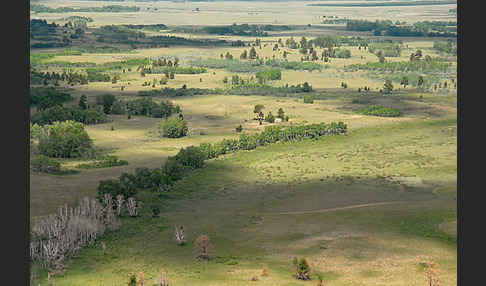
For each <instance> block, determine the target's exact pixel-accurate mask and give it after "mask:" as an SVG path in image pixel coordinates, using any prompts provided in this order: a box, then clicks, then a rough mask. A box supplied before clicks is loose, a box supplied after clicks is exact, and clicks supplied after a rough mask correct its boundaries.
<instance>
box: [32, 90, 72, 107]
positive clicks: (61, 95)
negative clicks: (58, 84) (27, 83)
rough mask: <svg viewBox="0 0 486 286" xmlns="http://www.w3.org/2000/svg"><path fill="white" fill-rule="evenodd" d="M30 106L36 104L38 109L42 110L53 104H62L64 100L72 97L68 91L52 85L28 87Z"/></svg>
mask: <svg viewBox="0 0 486 286" xmlns="http://www.w3.org/2000/svg"><path fill="white" fill-rule="evenodd" d="M29 94H30V101H29V104H30V106H37V109H38V110H44V109H46V108H50V107H53V106H62V104H63V103H64V102H67V101H70V100H72V99H73V97H72V96H71V95H70V94H69V93H65V92H62V91H59V90H57V89H55V88H53V87H32V88H30V92H29Z"/></svg>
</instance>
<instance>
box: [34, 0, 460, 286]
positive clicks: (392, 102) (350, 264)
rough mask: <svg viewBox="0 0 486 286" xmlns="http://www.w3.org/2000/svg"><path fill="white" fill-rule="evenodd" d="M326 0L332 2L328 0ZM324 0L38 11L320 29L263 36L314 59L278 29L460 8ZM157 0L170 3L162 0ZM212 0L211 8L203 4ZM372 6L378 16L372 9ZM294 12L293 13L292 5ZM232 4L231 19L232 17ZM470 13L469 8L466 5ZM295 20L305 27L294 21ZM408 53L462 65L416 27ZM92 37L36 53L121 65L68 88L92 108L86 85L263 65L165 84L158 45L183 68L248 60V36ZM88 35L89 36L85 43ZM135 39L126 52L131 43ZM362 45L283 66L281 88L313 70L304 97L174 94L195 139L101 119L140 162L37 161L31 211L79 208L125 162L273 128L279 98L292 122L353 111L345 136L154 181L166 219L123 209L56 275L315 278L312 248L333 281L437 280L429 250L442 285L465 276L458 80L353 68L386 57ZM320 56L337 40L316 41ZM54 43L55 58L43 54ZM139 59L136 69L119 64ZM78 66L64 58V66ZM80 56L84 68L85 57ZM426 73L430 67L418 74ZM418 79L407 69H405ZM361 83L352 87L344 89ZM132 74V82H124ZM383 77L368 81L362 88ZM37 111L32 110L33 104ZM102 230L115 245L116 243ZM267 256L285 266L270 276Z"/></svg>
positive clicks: (133, 86) (273, 267)
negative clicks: (137, 45)
mask: <svg viewBox="0 0 486 286" xmlns="http://www.w3.org/2000/svg"><path fill="white" fill-rule="evenodd" d="M312 3H319V2H312ZM110 4H112V3H111V2H102V1H100V2H98V1H72V2H65V1H59V2H57V1H52V2H46V3H45V4H44V3H43V5H47V6H49V7H53V8H56V7H62V6H66V5H72V6H73V7H77V8H82V7H102V6H106V5H110ZM306 4H308V2H298V1H295V2H286V5H285V6H284V5H275V3H270V2H251V3H250V2H238V1H231V2H229V3H225V2H186V3H175V2H167V1H160V2H137V3H136V6H140V7H141V8H142V9H141V10H140V11H139V12H133V13H103V12H99V13H62V14H56V13H46V14H42V13H39V14H37V13H36V14H32V17H33V18H42V19H47V20H48V21H52V20H54V21H57V19H61V18H66V17H69V16H72V15H78V16H89V17H90V18H92V19H93V22H89V23H88V27H90V28H96V27H99V26H103V25H108V24H141V22H140V21H141V20H140V19H143V24H161V19H163V21H162V22H163V24H166V25H167V26H168V30H166V31H165V30H163V31H150V32H147V34H150V35H167V34H169V33H170V34H171V35H176V36H181V37H185V38H194V39H202V38H204V39H205V38H208V35H205V34H200V33H197V34H191V33H189V32H182V30H183V29H181V30H179V31H178V32H177V33H172V32H170V29H171V28H172V27H178V26H183V25H188V24H191V25H195V26H207V25H230V24H232V23H234V22H236V23H238V24H240V23H248V24H282V25H300V26H304V27H305V26H306V25H307V24H312V26H311V27H307V28H302V27H300V28H299V29H292V30H290V31H283V32H271V33H270V35H269V36H268V37H263V38H261V40H262V47H261V49H260V48H259V47H256V51H257V53H258V55H259V57H260V58H261V59H272V58H273V56H275V58H276V59H282V58H283V51H287V52H290V53H289V54H288V56H287V59H288V60H289V61H300V58H301V56H302V55H301V54H299V52H298V50H292V49H289V48H287V47H280V50H279V51H273V46H274V44H275V43H276V42H277V41H278V39H282V40H283V42H285V41H286V39H288V38H290V37H291V36H293V37H294V39H295V40H296V41H299V39H300V37H301V36H305V37H307V38H308V39H309V38H312V37H314V36H316V35H319V36H321V35H360V36H363V37H364V36H366V37H368V36H369V35H367V34H359V33H354V32H346V31H343V30H340V28H339V27H332V25H320V22H321V20H322V16H323V15H337V16H339V17H340V18H344V17H349V18H356V19H367V20H374V19H393V20H400V21H403V20H405V21H407V22H414V21H423V20H453V19H451V17H452V16H451V15H450V14H448V10H449V9H451V8H455V6H456V5H437V6H421V7H412V6H407V7H366V8H359V9H356V8H352V7H351V8H350V7H347V8H344V7H310V6H306ZM154 8H157V10H155V9H154ZM195 8H200V11H199V12H196V11H193V10H194V9H195ZM364 10H365V11H366V13H363V11H364ZM282 15H284V17H283V16H282ZM217 16H218V17H217ZM454 17H455V16H454ZM294 28H295V27H294ZM210 37H211V38H212V39H224V40H229V41H236V40H243V41H245V42H246V43H248V42H254V41H255V37H242V36H219V35H213V36H210ZM393 40H394V43H396V44H399V45H400V47H401V54H400V56H399V57H386V61H387V62H403V61H409V60H410V54H411V53H414V52H416V51H417V50H418V49H420V50H421V51H422V54H423V57H425V56H431V57H434V58H435V57H439V56H440V57H442V58H446V60H447V62H450V63H452V64H453V66H455V65H456V61H457V59H456V58H455V57H453V56H451V55H444V54H439V53H438V52H437V51H436V50H434V49H433V40H431V39H427V38H421V39H416V38H400V39H399V40H401V41H402V43H400V42H399V41H397V39H395V38H393ZM89 44H91V43H80V47H79V52H69V51H67V52H66V51H64V49H42V50H32V52H31V56H32V57H33V58H34V59H35V61H36V64H39V65H38V68H39V69H40V70H43V71H46V70H48V71H50V72H52V71H56V72H60V73H61V72H62V71H63V70H64V69H67V67H69V69H70V70H74V71H79V72H83V71H84V70H85V69H86V67H82V66H76V65H74V64H72V63H93V64H96V66H95V67H96V68H98V69H100V70H101V71H102V72H105V73H107V74H109V75H110V76H113V75H115V74H117V75H119V76H120V79H119V80H118V81H117V82H116V83H112V82H90V83H88V84H86V85H75V86H64V84H61V87H65V88H67V91H68V92H69V93H70V94H71V95H72V96H73V97H74V100H73V101H71V102H68V103H66V105H77V101H78V99H79V97H80V96H81V95H83V94H84V95H86V96H87V98H88V104H90V105H94V104H96V96H97V95H101V94H106V93H111V94H114V95H115V96H116V97H117V99H122V100H126V101H128V100H133V99H136V98H140V97H139V96H137V94H138V92H139V91H149V90H152V89H160V88H164V87H171V88H180V87H181V86H182V85H187V87H188V88H204V89H216V88H229V87H230V84H224V83H223V79H224V78H225V77H227V78H229V79H231V77H232V75H235V74H238V75H239V76H240V77H243V78H248V77H251V76H254V75H255V73H256V71H257V70H256V69H255V70H252V69H249V70H248V71H247V72H238V73H237V72H235V71H230V70H229V69H228V68H225V67H220V68H207V72H205V73H201V74H176V75H175V78H174V79H170V80H169V81H168V83H167V84H166V85H159V84H157V86H156V88H152V87H151V86H142V84H143V83H144V82H147V81H149V82H152V81H153V79H157V80H158V79H160V78H161V77H162V76H163V75H161V74H146V75H145V77H142V76H141V74H140V71H137V70H136V69H137V65H138V64H139V63H140V62H142V61H144V59H147V58H157V57H167V56H170V57H174V56H177V57H178V58H179V59H180V65H181V66H183V67H187V66H191V65H192V64H191V62H193V61H197V60H201V59H202V60H207V59H220V55H221V54H226V53H227V52H229V53H231V54H232V55H233V57H234V58H235V59H239V55H240V54H241V53H242V52H243V51H244V50H247V51H248V50H249V49H250V48H249V47H248V46H246V47H231V46H224V45H221V46H215V47H203V46H172V47H167V48H144V49H127V48H126V47H123V48H122V47H117V46H116V45H114V49H113V50H110V52H109V53H108V52H99V53H96V52H95V51H96V50H89V49H87V48H86V47H84V46H83V45H89ZM75 48H76V47H75ZM118 48H120V49H119V50H117V49H118ZM344 48H346V49H349V50H350V51H351V58H348V59H337V58H333V59H331V62H327V63H326V62H324V61H323V60H321V59H319V60H318V61H316V63H318V64H320V65H321V66H322V70H320V71H319V70H314V71H312V72H310V71H305V70H289V69H281V72H282V79H281V80H276V81H271V83H269V84H271V85H273V86H284V85H285V84H289V85H297V84H302V83H304V82H308V83H309V84H310V85H311V86H312V88H313V92H311V93H310V94H312V95H313V97H314V103H313V104H306V103H304V102H303V96H304V94H302V93H301V94H294V95H292V96H285V97H283V96H279V94H275V95H274V96H270V95H269V96H257V95H249V96H237V95H231V93H227V94H211V95H200V96H184V97H171V98H161V97H153V100H154V101H160V100H167V99H169V100H170V101H172V102H173V103H174V104H176V105H179V106H180V107H181V108H182V110H183V114H184V119H185V120H187V121H188V126H189V136H186V137H182V138H178V139H169V138H160V137H158V136H157V134H156V128H157V126H158V124H160V122H161V121H162V119H158V118H151V117H146V116H132V118H131V119H128V118H127V116H126V115H109V118H110V122H108V123H103V124H96V125H87V126H86V130H87V132H88V134H89V136H90V137H91V138H92V139H93V140H94V145H95V147H96V148H97V149H98V150H100V151H102V152H101V153H104V154H109V155H115V156H117V157H118V158H119V159H120V160H126V161H128V165H123V166H117V167H110V168H94V169H79V168H76V166H77V165H79V164H83V163H90V162H93V160H88V159H61V160H60V162H61V164H62V167H63V169H65V170H76V172H73V173H69V172H67V173H65V174H64V175H51V174H40V173H35V172H31V174H30V184H31V186H30V205H31V221H32V222H35V221H36V219H39V218H41V217H43V216H45V215H48V214H50V213H53V212H55V211H56V209H57V208H58V207H59V206H60V205H63V204H70V205H75V204H76V203H77V201H79V200H80V199H81V198H82V197H84V196H91V197H94V196H96V194H97V186H98V183H99V181H100V180H105V179H111V178H117V177H119V176H120V175H121V173H123V172H130V173H131V172H134V170H135V169H136V168H138V167H148V168H158V167H160V166H161V165H162V164H164V162H165V161H166V160H167V158H168V157H169V156H173V155H175V154H176V153H177V152H178V151H179V149H180V148H181V147H187V146H191V145H199V144H200V143H204V142H217V141H220V140H222V139H224V138H227V139H229V138H237V137H238V133H236V131H235V128H236V127H237V126H238V125H240V124H241V125H242V127H243V132H254V131H259V130H262V129H263V128H264V127H265V126H268V125H271V124H269V123H264V124H263V125H259V124H258V122H257V121H255V120H252V118H253V117H254V114H253V109H254V106H255V105H257V104H263V105H264V106H265V109H264V113H265V114H267V113H268V112H269V111H271V112H272V113H273V114H277V111H278V109H279V108H282V109H283V110H284V111H285V114H286V115H288V116H289V122H282V123H275V124H283V125H285V124H294V123H318V122H332V121H335V122H337V121H343V122H345V123H346V124H347V125H348V129H349V132H348V134H347V135H345V136H335V137H333V136H329V137H325V138H322V139H320V140H316V141H302V142H298V143H291V144H273V145H269V146H265V147H258V148H257V149H255V150H252V151H240V152H236V153H233V154H230V155H224V156H221V157H218V158H216V159H212V160H209V161H207V162H206V163H205V164H206V165H205V167H204V168H202V169H198V170H197V171H194V172H193V173H191V174H190V175H188V176H187V177H185V178H183V179H182V180H181V181H178V182H177V184H176V185H175V189H174V191H172V192H169V193H163V194H162V195H156V194H154V193H151V192H148V191H140V192H139V193H138V194H137V198H138V199H140V200H141V201H143V202H144V203H145V205H146V206H157V207H159V208H160V209H161V213H160V217H158V218H152V217H150V215H149V210H148V208H145V209H144V210H143V214H142V217H140V218H123V221H122V226H121V228H120V229H118V230H117V231H115V232H109V233H107V234H106V235H105V236H103V237H102V238H101V239H100V240H99V242H98V243H96V244H95V245H93V246H91V247H87V248H85V249H83V250H82V251H81V252H80V254H79V255H78V256H77V257H76V258H74V259H72V260H70V261H69V263H68V265H67V269H66V272H65V273H63V274H57V275H53V276H52V277H51V282H53V283H54V284H55V285H57V286H64V285H65V286H73V285H80V286H81V285H82V286H91V285H93V286H99V285H106V286H110V285H126V284H127V282H128V278H129V275H130V274H132V273H135V274H136V273H138V272H139V271H143V272H144V273H145V278H146V279H147V280H148V281H147V283H148V284H147V285H154V284H155V283H156V281H157V277H158V275H159V273H160V271H166V272H167V273H168V277H169V280H170V281H171V284H170V285H176V286H184V285H207V286H209V285H211V286H219V285H221V286H222V285H248V284H253V283H254V284H255V285H258V284H259V285H281V286H292V285H293V286H296V285H311V284H312V285H315V284H317V282H316V280H315V276H313V281H311V282H303V281H298V280H296V279H295V278H293V277H292V276H291V275H292V274H293V271H294V267H293V266H292V259H293V257H295V256H298V257H306V258H307V259H308V260H309V262H310V264H311V267H312V273H314V274H315V273H320V274H322V276H323V280H324V282H325V285H336V286H340V285H397V286H398V285H417V286H418V285H426V284H425V281H424V279H425V278H424V267H423V265H424V263H425V262H427V261H435V262H437V263H438V264H439V266H440V269H441V276H440V277H441V281H442V284H441V285H456V283H457V276H456V272H457V251H456V241H457V234H456V232H455V229H456V225H457V221H456V201H455V200H456V193H457V190H456V182H457V178H456V174H457V165H456V163H457V156H456V149H457V148H456V147H457V145H456V140H457V136H456V131H457V130H456V114H457V110H456V105H457V100H456V96H457V95H456V89H454V88H453V87H452V86H451V85H449V86H448V88H441V89H439V90H436V91H434V92H432V91H431V90H428V89H425V90H418V89H415V87H413V85H412V84H411V85H410V86H409V87H408V88H401V87H400V85H399V81H400V78H398V77H393V75H394V73H393V72H390V73H385V72H376V71H374V72H371V71H368V70H356V71H349V70H348V69H346V67H349V66H351V65H353V64H361V65H365V64H366V63H376V62H378V57H377V56H376V55H374V54H372V53H370V52H369V51H367V50H364V49H359V48H358V47H352V46H345V47H344ZM83 49H84V50H83ZM316 51H317V53H318V55H319V56H320V54H321V53H322V51H323V50H322V49H321V48H316ZM43 54H45V55H43ZM126 60H131V61H132V62H134V63H137V64H134V65H132V66H131V71H128V69H127V70H126V71H125V72H122V71H121V69H122V68H127V67H128V66H124V67H121V66H118V67H115V68H112V67H114V66H116V65H118V64H119V63H120V62H122V61H126ZM56 62H57V63H59V62H61V63H64V64H66V65H65V66H60V65H58V66H55V65H54V64H53V63H56ZM70 64H71V65H70ZM422 72H423V73H424V74H425V78H426V80H428V79H430V80H432V79H433V80H435V81H436V82H443V81H444V80H448V81H450V80H451V79H455V77H456V75H455V73H454V72H451V73H437V74H431V73H430V72H429V71H427V70H423V71H422ZM404 74H406V75H409V76H410V81H411V82H414V81H415V80H416V78H415V74H414V75H412V73H410V72H407V71H405V72H404ZM400 76H402V74H400ZM385 78H391V79H392V80H393V81H394V82H393V84H394V85H395V88H394V92H393V93H392V94H391V95H385V94H382V93H380V92H379V90H380V89H382V88H383V83H384V79H385ZM342 82H345V83H346V84H347V88H346V89H345V88H342V87H341V83H342ZM122 86H123V87H124V88H123V90H121V87H122ZM364 86H367V87H370V89H371V91H369V92H360V93H358V88H363V87H364ZM372 105H377V106H383V107H388V108H392V109H394V110H398V111H400V116H399V117H379V116H370V115H364V114H362V111H363V110H364V109H365V108H366V107H368V106H372ZM35 112H36V109H35V108H31V113H32V114H34V113H35ZM179 224H183V225H184V226H185V228H186V232H187V235H188V245H186V246H178V245H177V244H176V243H175V241H174V240H173V228H174V225H179ZM199 234H208V235H209V236H210V238H211V241H212V244H213V245H214V249H213V253H212V257H213V258H212V259H211V260H210V261H207V262H197V261H196V260H195V259H194V252H193V242H194V239H195V238H196V236H197V235H199ZM101 242H104V243H106V246H107V250H106V253H105V254H103V250H102V247H101ZM264 266H267V267H268V271H269V276H267V277H259V281H257V282H252V281H251V280H250V279H251V278H252V277H253V276H259V275H260V274H261V272H262V268H263V267H264ZM33 272H34V273H36V275H37V277H36V278H35V279H34V280H35V281H34V284H33V285H42V286H44V285H50V284H49V282H48V281H47V271H46V270H43V269H40V268H39V267H38V265H36V264H33Z"/></svg>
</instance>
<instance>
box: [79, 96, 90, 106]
mask: <svg viewBox="0 0 486 286" xmlns="http://www.w3.org/2000/svg"><path fill="white" fill-rule="evenodd" d="M78 106H79V108H81V109H88V98H87V97H86V95H84V94H83V95H81V97H80V98H79V103H78Z"/></svg>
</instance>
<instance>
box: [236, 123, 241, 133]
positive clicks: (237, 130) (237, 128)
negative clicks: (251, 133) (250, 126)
mask: <svg viewBox="0 0 486 286" xmlns="http://www.w3.org/2000/svg"><path fill="white" fill-rule="evenodd" d="M235 130H236V132H238V133H240V132H241V131H243V126H241V124H240V125H238V126H237V127H236V128H235Z"/></svg>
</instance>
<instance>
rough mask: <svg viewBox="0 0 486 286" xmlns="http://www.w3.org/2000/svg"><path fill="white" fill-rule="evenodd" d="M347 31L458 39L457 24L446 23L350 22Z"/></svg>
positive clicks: (379, 34) (380, 34)
mask: <svg viewBox="0 0 486 286" xmlns="http://www.w3.org/2000/svg"><path fill="white" fill-rule="evenodd" d="M346 30H349V31H372V32H373V33H374V34H375V35H377V36H382V35H383V36H395V37H456V35H457V23H456V22H446V21H422V22H416V23H414V24H413V25H402V23H400V24H398V25H397V24H395V23H393V22H392V21H391V20H383V21H380V20H376V21H375V22H372V21H367V20H348V21H347V22H346Z"/></svg>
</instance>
